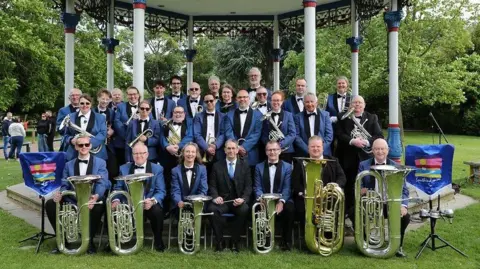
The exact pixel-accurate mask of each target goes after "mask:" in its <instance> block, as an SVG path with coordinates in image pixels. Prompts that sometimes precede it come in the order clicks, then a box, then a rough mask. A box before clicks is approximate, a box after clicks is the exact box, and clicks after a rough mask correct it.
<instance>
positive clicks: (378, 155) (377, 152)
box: [358, 138, 410, 257]
mask: <svg viewBox="0 0 480 269" xmlns="http://www.w3.org/2000/svg"><path fill="white" fill-rule="evenodd" d="M372 150H373V158H371V159H367V160H365V161H363V162H361V163H360V165H359V167H358V172H359V173H360V172H362V171H365V170H370V166H372V165H395V164H396V163H395V162H394V161H392V160H390V159H388V158H387V156H388V151H389V148H388V144H387V141H385V139H383V138H378V139H376V140H375V141H374V142H373V145H372ZM376 183H377V182H376V180H375V179H374V178H371V177H364V178H363V181H362V190H361V193H362V195H364V194H366V193H367V190H375V189H376V188H377V186H376ZM408 196H409V191H408V188H407V185H406V184H405V182H404V183H403V190H402V199H403V200H402V207H401V208H400V214H401V220H400V249H399V250H398V252H397V254H396V256H397V257H406V254H405V253H404V252H403V248H402V246H403V238H404V237H405V230H406V229H407V226H408V224H409V223H410V214H408V210H407V208H408V200H407V199H408ZM383 212H384V216H385V218H388V211H387V205H386V204H384V206H383Z"/></svg>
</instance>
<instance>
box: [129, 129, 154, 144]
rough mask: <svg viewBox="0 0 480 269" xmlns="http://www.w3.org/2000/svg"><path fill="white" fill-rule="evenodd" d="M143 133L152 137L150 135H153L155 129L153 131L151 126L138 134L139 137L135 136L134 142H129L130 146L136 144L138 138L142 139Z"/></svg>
mask: <svg viewBox="0 0 480 269" xmlns="http://www.w3.org/2000/svg"><path fill="white" fill-rule="evenodd" d="M142 135H144V136H145V137H147V138H150V137H152V136H153V131H152V129H150V128H149V129H146V130H145V131H143V132H141V133H139V134H138V135H137V137H135V139H133V140H132V142H130V143H128V146H129V147H131V148H133V146H135V144H136V143H137V142H138V140H140V137H141V136H142Z"/></svg>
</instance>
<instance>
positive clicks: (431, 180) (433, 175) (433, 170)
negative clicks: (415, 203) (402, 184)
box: [405, 145, 455, 199]
mask: <svg viewBox="0 0 480 269" xmlns="http://www.w3.org/2000/svg"><path fill="white" fill-rule="evenodd" d="M454 150H455V148H454V147H453V146H452V145H408V146H406V148H405V165H408V166H414V167H416V168H417V170H415V171H414V172H412V173H410V174H409V175H408V176H407V182H408V183H410V184H411V185H413V186H414V187H415V188H416V189H417V193H418V194H419V196H425V195H427V196H428V197H429V198H432V199H433V198H434V197H436V196H437V195H438V194H439V193H440V192H441V191H442V190H444V189H448V188H450V189H451V188H452V164H453V152H454Z"/></svg>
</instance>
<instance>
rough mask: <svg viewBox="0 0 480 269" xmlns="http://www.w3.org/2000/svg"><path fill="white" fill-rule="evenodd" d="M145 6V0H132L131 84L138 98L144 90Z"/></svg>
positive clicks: (141, 97)
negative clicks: (138, 93) (136, 91)
mask: <svg viewBox="0 0 480 269" xmlns="http://www.w3.org/2000/svg"><path fill="white" fill-rule="evenodd" d="M146 8H147V1H146V0H133V86H135V87H137V88H138V91H139V92H140V99H143V91H144V73H145V70H144V61H145V51H144V50H145V9H146Z"/></svg>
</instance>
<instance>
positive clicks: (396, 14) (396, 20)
mask: <svg viewBox="0 0 480 269" xmlns="http://www.w3.org/2000/svg"><path fill="white" fill-rule="evenodd" d="M402 17H403V12H402V11H401V10H397V11H388V12H385V13H384V14H383V20H384V21H385V23H386V24H387V26H388V29H389V31H390V30H391V29H393V30H395V31H398V28H400V21H401V20H402Z"/></svg>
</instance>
